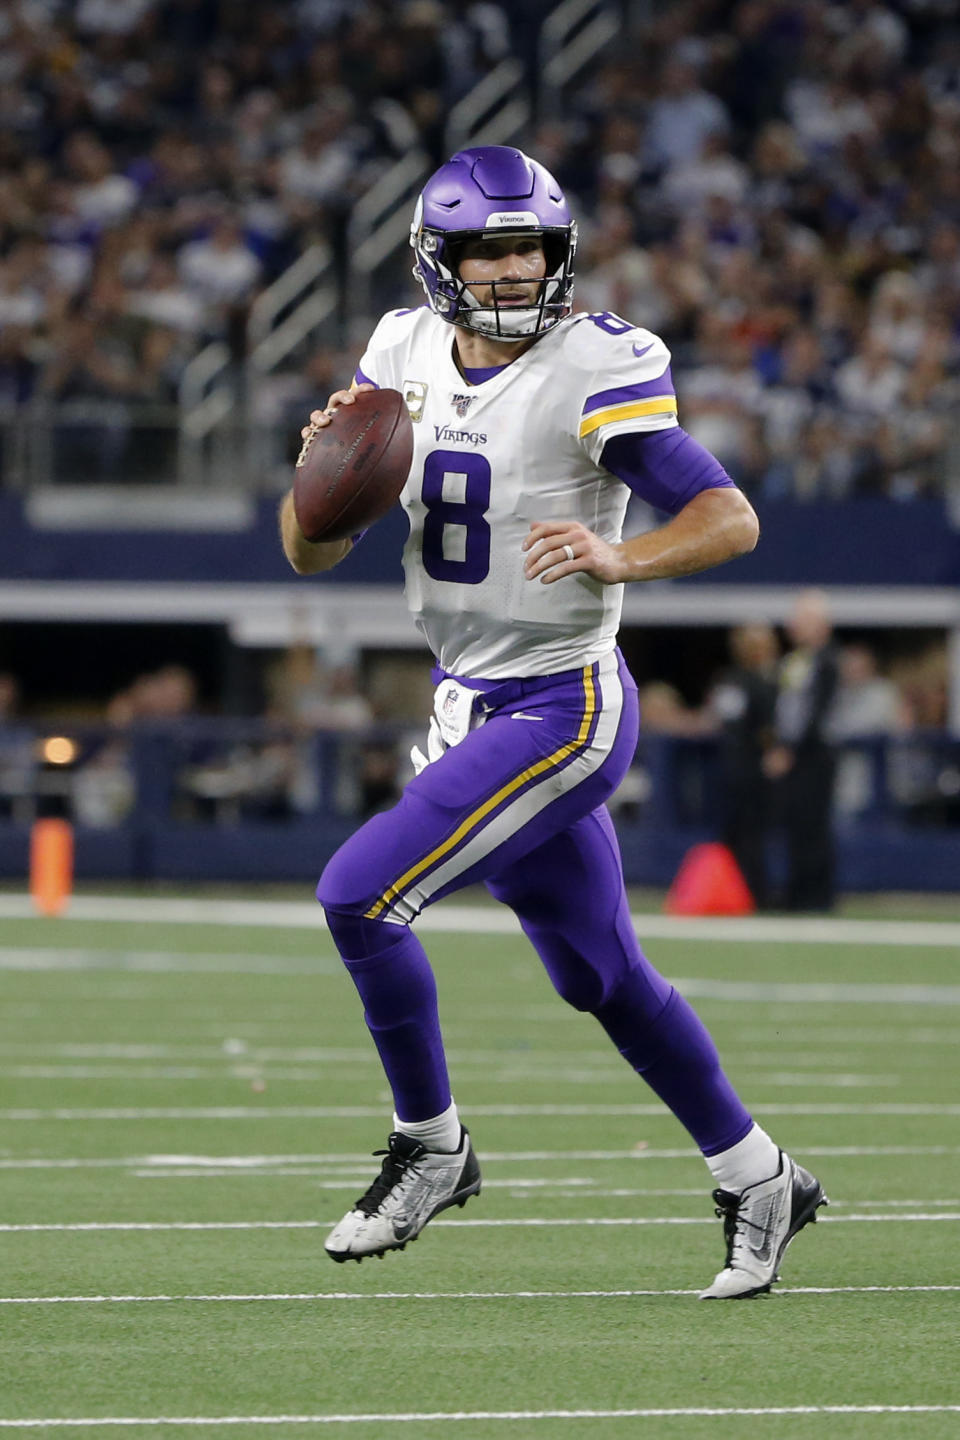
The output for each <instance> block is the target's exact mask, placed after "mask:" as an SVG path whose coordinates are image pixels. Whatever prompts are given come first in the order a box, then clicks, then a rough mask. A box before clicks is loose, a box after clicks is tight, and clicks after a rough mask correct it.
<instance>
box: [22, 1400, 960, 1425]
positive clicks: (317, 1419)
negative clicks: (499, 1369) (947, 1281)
mask: <svg viewBox="0 0 960 1440" xmlns="http://www.w3.org/2000/svg"><path fill="white" fill-rule="evenodd" d="M957 1412H960V1405H764V1406H759V1405H756V1406H706V1405H697V1406H684V1407H683V1408H680V1407H679V1406H678V1407H674V1408H669V1409H668V1408H665V1407H661V1408H657V1409H654V1408H652V1407H648V1408H646V1409H643V1410H639V1409H636V1410H424V1411H418V1412H411V1411H393V1412H390V1413H384V1412H383V1411H380V1412H378V1413H376V1414H374V1413H372V1412H370V1413H366V1414H357V1413H356V1412H352V1413H351V1412H348V1413H346V1414H344V1415H185V1416H176V1415H166V1416H149V1417H146V1418H144V1417H142V1416H141V1417H138V1418H133V1417H126V1416H124V1417H121V1416H113V1417H107V1418H104V1417H102V1416H97V1417H96V1418H94V1419H90V1420H80V1419H73V1418H61V1419H53V1420H47V1419H43V1420H0V1428H5V1429H9V1430H28V1429H39V1428H41V1427H45V1426H58V1427H60V1428H65V1427H74V1428H82V1427H84V1426H86V1427H87V1428H88V1429H91V1428H92V1429H96V1428H98V1427H99V1426H103V1425H112V1426H116V1427H122V1426H126V1427H130V1426H134V1425H144V1426H146V1425H152V1426H157V1427H159V1426H161V1425H194V1426H208V1427H209V1426H216V1425H371V1424H380V1425H388V1424H400V1425H402V1424H418V1425H423V1424H434V1423H447V1424H449V1423H450V1422H451V1421H460V1420H506V1421H510V1420H640V1419H646V1420H652V1419H658V1420H665V1419H671V1418H677V1419H679V1418H682V1417H690V1416H705V1417H709V1418H718V1419H726V1418H729V1417H733V1416H741V1415H943V1414H956V1413H957Z"/></svg>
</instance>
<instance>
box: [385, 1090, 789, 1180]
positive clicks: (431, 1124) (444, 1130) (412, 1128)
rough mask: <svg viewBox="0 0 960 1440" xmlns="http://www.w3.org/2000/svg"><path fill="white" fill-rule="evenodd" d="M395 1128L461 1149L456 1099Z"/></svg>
mask: <svg viewBox="0 0 960 1440" xmlns="http://www.w3.org/2000/svg"><path fill="white" fill-rule="evenodd" d="M393 1128H394V1130H399V1131H400V1134H401V1135H410V1136H411V1137H412V1138H413V1139H414V1140H419V1141H420V1144H421V1145H425V1146H426V1147H427V1149H428V1150H445V1151H446V1152H447V1153H448V1154H452V1153H453V1151H454V1150H459V1149H460V1116H459V1115H458V1114H457V1104H456V1101H455V1100H451V1101H450V1104H449V1105H448V1106H447V1108H446V1110H444V1112H443V1114H442V1115H434V1117H433V1119H432V1120H401V1119H400V1117H399V1115H394V1117H393ZM774 1168H776V1167H774Z"/></svg>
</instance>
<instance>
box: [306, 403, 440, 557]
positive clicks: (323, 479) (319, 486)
mask: <svg viewBox="0 0 960 1440" xmlns="http://www.w3.org/2000/svg"><path fill="white" fill-rule="evenodd" d="M412 459H413V425H412V424H411V422H410V415H409V412H408V410H407V407H406V404H405V402H404V399H403V396H402V395H401V394H400V392H399V390H361V391H358V392H357V397H356V400H355V401H354V403H353V404H352V405H341V406H339V407H338V408H337V409H336V410H335V411H334V414H333V419H332V420H331V421H330V424H329V425H325V426H323V427H322V429H319V430H316V431H315V432H314V433H313V434H312V435H308V436H307V438H306V440H304V442H303V448H302V449H301V451H300V455H299V457H298V459H297V464H296V469H295V471H294V478H293V509H294V513H295V515H296V517H297V524H298V525H299V526H300V529H301V530H302V531H303V533H304V535H305V536H306V538H307V539H308V540H312V541H319V540H345V539H347V538H348V537H349V536H350V535H355V534H356V533H357V531H358V530H363V529H365V528H366V526H368V525H372V524H373V522H374V521H375V520H379V519H380V518H381V517H382V516H384V515H386V513H387V511H388V510H390V509H392V507H393V506H394V505H395V504H396V502H397V499H398V497H399V495H400V491H401V490H402V489H403V487H404V485H405V484H406V480H407V475H408V474H409V473H410V462H411V460H412Z"/></svg>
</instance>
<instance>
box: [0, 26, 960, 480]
mask: <svg viewBox="0 0 960 1440" xmlns="http://www.w3.org/2000/svg"><path fill="white" fill-rule="evenodd" d="M551 8H552V6H550V5H549V4H542V3H534V4H530V5H524V6H516V7H510V11H508V8H507V7H506V6H502V5H500V4H495V3H492V0H482V3H474V4H469V5H466V6H461V5H456V4H453V3H451V0H351V3H346V0H285V3H284V0H278V3H276V4H274V5H271V6H269V7H259V6H252V5H251V6H238V5H234V4H229V3H226V0H13V3H11V4H9V5H8V6H6V7H4V9H3V12H2V14H0V418H2V417H4V416H6V417H7V418H9V417H10V416H11V415H12V414H15V413H16V412H17V409H18V407H21V406H24V405H26V404H28V403H29V402H31V401H37V400H40V401H50V400H55V401H61V402H62V401H82V402H92V403H93V404H94V405H95V406H96V405H98V406H100V411H99V418H98V425H99V427H100V432H99V433H100V435H101V440H100V443H99V444H98V447H97V449H96V466H95V468H97V469H98V470H99V474H98V476H97V478H104V475H105V474H106V473H110V472H111V470H112V469H115V468H116V466H117V463H118V455H119V448H122V447H119V448H118V445H116V444H115V445H113V446H111V445H110V444H109V443H105V442H104V439H103V437H104V436H107V437H109V435H110V434H113V435H114V436H115V437H117V436H119V437H120V438H121V440H122V437H123V435H124V426H125V423H126V421H127V420H128V419H129V416H130V414H131V413H132V407H135V406H136V405H140V406H162V405H169V404H171V403H172V402H173V401H174V400H175V398H176V393H177V385H178V381H179V378H180V376H181V374H182V372H183V368H184V366H185V364H186V363H187V361H188V360H189V358H190V356H191V355H193V354H194V353H195V352H196V351H197V349H198V348H199V347H200V345H202V344H203V343H204V342H206V341H208V340H210V339H214V338H221V339H226V340H227V341H228V342H229V343H230V345H231V347H232V348H233V350H234V353H235V354H236V355H237V356H238V357H239V356H241V355H242V352H243V344H244V338H243V337H244V322H245V317H246V313H247V310H248V308H249V305H250V302H251V300H252V299H253V298H254V297H255V295H256V294H257V293H258V292H259V291H260V290H261V289H262V288H263V287H264V286H265V285H266V284H268V283H269V282H270V281H271V280H273V279H274V278H276V276H277V275H279V274H280V273H282V271H283V270H284V269H285V268H286V267H287V266H288V265H289V264H290V263H291V262H292V261H293V260H294V259H295V258H296V256H297V255H298V254H299V253H301V251H302V250H303V248H304V246H305V245H307V244H308V243H310V242H311V241H312V240H316V239H323V240H325V241H326V242H327V243H329V244H330V245H331V246H332V247H333V249H334V251H335V253H336V254H337V255H338V257H339V262H340V265H341V269H342V273H343V274H344V276H346V275H347V274H348V271H349V247H348V245H347V243H346V235H347V221H348V218H349V214H350V210H351V207H352V205H353V204H354V203H355V201H356V200H357V198H358V197H359V196H360V195H362V194H363V193H364V192H365V191H366V190H367V189H368V188H369V186H370V185H371V184H372V183H373V182H374V181H375V180H376V179H377V177H378V176H379V175H380V174H381V173H382V172H383V170H384V169H385V168H386V167H388V166H389V165H390V164H391V163H393V162H394V161H395V160H396V159H398V158H400V157H402V156H403V155H405V154H406V153H408V152H409V150H410V149H411V148H412V147H415V146H416V147H419V148H422V149H423V150H424V151H425V152H426V154H427V155H428V156H429V157H430V158H431V159H433V160H437V159H439V158H441V154H442V151H443V149H444V144H445V141H444V120H445V116H446V115H447V114H448V113H449V110H450V107H451V105H452V104H453V103H454V102H455V100H456V99H457V98H459V97H460V96H462V95H463V94H465V93H466V92H467V91H468V90H469V89H470V87H471V86H472V85H473V84H475V83H476V81H477V80H478V79H480V78H481V77H482V76H483V74H484V73H485V72H486V71H487V70H489V69H490V68H491V67H492V66H493V65H494V64H496V63H497V61H498V60H500V59H502V58H503V57H504V56H505V55H508V54H511V53H519V54H521V55H522V56H523V57H524V58H525V59H526V60H527V62H528V64H529V66H530V78H531V94H532V95H533V96H534V97H535V98H536V91H537V86H536V79H537V74H536V62H535V54H536V49H535V33H536V25H537V23H538V21H539V20H540V19H542V17H543V15H544V14H546V13H548V12H549V10H550V9H551ZM620 8H621V9H622V12H623V23H624V25H625V26H626V25H629V26H630V27H631V32H632V33H631V44H630V46H629V54H628V57H627V58H624V46H623V44H622V43H618V42H614V44H613V45H612V46H611V47H610V49H609V51H608V52H607V54H606V55H605V56H604V57H602V58H601V61H600V63H598V64H596V65H595V66H593V67H591V68H590V69H589V70H588V71H586V72H585V73H584V75H583V76H581V77H579V78H578V80H577V81H575V82H574V83H573V84H572V85H571V86H570V87H569V89H568V93H567V94H566V96H565V100H564V104H563V106H562V109H561V110H560V112H559V113H551V112H550V107H549V105H541V106H540V107H539V109H540V112H541V113H540V114H539V116H538V118H537V120H536V123H535V124H534V126H533V127H532V130H531V132H530V133H529V134H527V135H526V136H525V137H523V143H524V144H525V146H526V148H528V149H529V150H530V151H531V152H532V153H533V154H535V155H537V156H538V157H539V158H540V159H542V160H543V161H544V163H546V164H547V165H548V167H549V168H551V169H552V170H553V171H554V172H555V173H556V174H557V175H558V178H559V179H560V181H561V183H562V184H563V185H564V186H565V188H566V189H567V190H568V192H569V194H570V195H571V197H572V200H573V203H574V206H575V208H576V210H577V212H578V213H579V214H581V215H583V216H584V224H583V226H582V245H581V252H580V257H579V265H578V274H579V279H578V289H577V303H578V305H579V306H581V307H583V308H589V309H591V310H606V309H610V310H614V311H617V312H619V313H622V314H624V315H626V316H627V317H628V318H630V319H631V320H634V321H635V322H637V323H640V324H644V325H646V326H648V327H649V328H650V329H653V330H655V331H658V332H659V333H661V334H662V335H663V336H664V338H665V339H666V340H667V343H668V344H669V345H670V346H671V348H672V350H673V352H674V357H675V365H674V373H675V376H676V378H677V383H678V390H679V394H680V398H681V404H682V407H683V421H684V424H685V426H686V428H687V429H689V430H690V431H692V432H693V433H694V434H695V435H697V437H698V438H699V439H700V440H701V441H703V443H704V444H706V445H707V446H708V447H709V448H710V449H711V450H713V451H714V452H715V453H716V454H717V455H718V457H719V458H720V459H721V460H722V461H723V463H724V464H725V465H726V467H727V468H728V470H729V471H730V473H731V474H732V475H733V476H734V478H735V479H736V480H737V481H738V482H739V483H740V484H741V485H742V486H743V487H744V488H745V489H746V490H747V491H748V492H749V493H751V494H752V495H754V496H760V497H771V498H773V497H780V496H799V497H817V498H830V497H847V496H859V495H881V496H889V497H891V498H894V499H897V500H908V499H911V498H913V497H916V496H924V495H929V494H935V493H938V492H940V491H941V490H942V489H943V488H944V487H945V485H946V471H947V465H946V459H947V455H948V452H949V448H950V445H951V443H952V440H953V436H952V431H951V419H950V416H951V413H952V411H953V410H954V409H955V406H956V402H957V398H958V375H960V367H958V359H960V356H958V348H957V335H958V323H960V178H958V176H960V166H958V159H960V22H958V20H957V17H956V7H955V5H954V4H953V3H951V0H843V3H830V0H736V3H731V0H676V3H671V4H670V5H668V6H662V7H658V6H636V7H631V6H630V5H624V6H623V7H620ZM634 10H636V12H637V13H636V14H633V13H632V12H633V11H634ZM512 12H515V13H512ZM643 17H648V18H645V19H644V18H643ZM649 17H652V18H649ZM406 268H407V261H406V260H405V259H403V258H402V257H398V259H397V261H396V267H395V270H394V271H393V272H391V273H392V277H393V278H392V282H388V283H392V287H393V294H392V297H391V298H392V302H393V303H396V304H403V303H406V302H407V301H408V300H409V299H410V297H411V295H412V293H413V292H412V289H411V288H410V285H411V282H409V280H408V279H407V278H406V274H405V271H406ZM347 299H348V302H349V291H348V292H347ZM348 318H349V317H348V316H347V317H346V319H348ZM352 333H353V332H352V330H350V328H349V326H348V325H347V324H346V323H345V324H344V325H343V327H342V328H341V330H340V332H339V333H337V334H331V337H330V338H331V340H332V342H333V345H334V348H335V349H336V348H338V347H343V348H344V349H346V348H347V340H348V338H349V337H350V336H352ZM353 359H355V357H354V356H352V355H351V356H350V357H349V359H348V358H346V357H345V358H344V361H343V365H344V367H346V366H347V365H350V364H351V363H352V360H353ZM298 360H299V361H300V362H301V364H302V362H303V360H304V357H303V356H302V355H301V356H299V357H298ZM331 368H336V367H335V366H333V367H331ZM273 384H274V386H275V387H276V393H277V394H278V395H280V396H283V395H288V396H289V395H290V394H291V393H292V395H293V397H294V398H295V399H296V400H297V402H298V403H299V392H298V389H297V385H296V383H292V391H291V382H290V381H289V380H287V381H285V380H284V378H283V377H280V380H279V381H275V382H273ZM285 384H286V387H287V388H286V389H284V385H285ZM264 403H265V413H267V414H269V413H270V400H269V396H268V397H266V399H265V402H264ZM281 408H282V407H281Z"/></svg>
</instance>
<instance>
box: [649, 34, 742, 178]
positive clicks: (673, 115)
mask: <svg viewBox="0 0 960 1440" xmlns="http://www.w3.org/2000/svg"><path fill="white" fill-rule="evenodd" d="M728 126H729V117H728V115H727V111H726V107H725V106H724V104H723V102H722V101H721V100H720V99H719V98H718V97H717V96H716V95H711V94H710V93H709V91H707V90H704V89H703V88H702V87H701V85H700V83H699V80H698V77H697V72H696V70H695V69H694V67H693V66H692V65H688V64H685V63H684V62H683V61H682V60H673V61H671V62H670V63H668V64H667V66H666V67H665V69H664V71H663V76H662V79H661V81H660V93H659V95H658V96H657V98H656V99H655V100H654V102H653V104H652V105H651V106H650V113H649V118H648V121H647V150H648V153H649V157H650V159H651V160H652V161H653V163H654V164H655V165H660V166H663V167H664V168H666V169H670V168H671V167H672V166H676V165H683V164H689V163H690V162H692V161H696V160H698V159H699V158H700V156H701V155H702V154H703V152H704V147H705V144H706V141H707V139H708V137H709V136H711V135H715V134H717V133H720V134H723V133H725V132H726V130H727V128H728Z"/></svg>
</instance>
